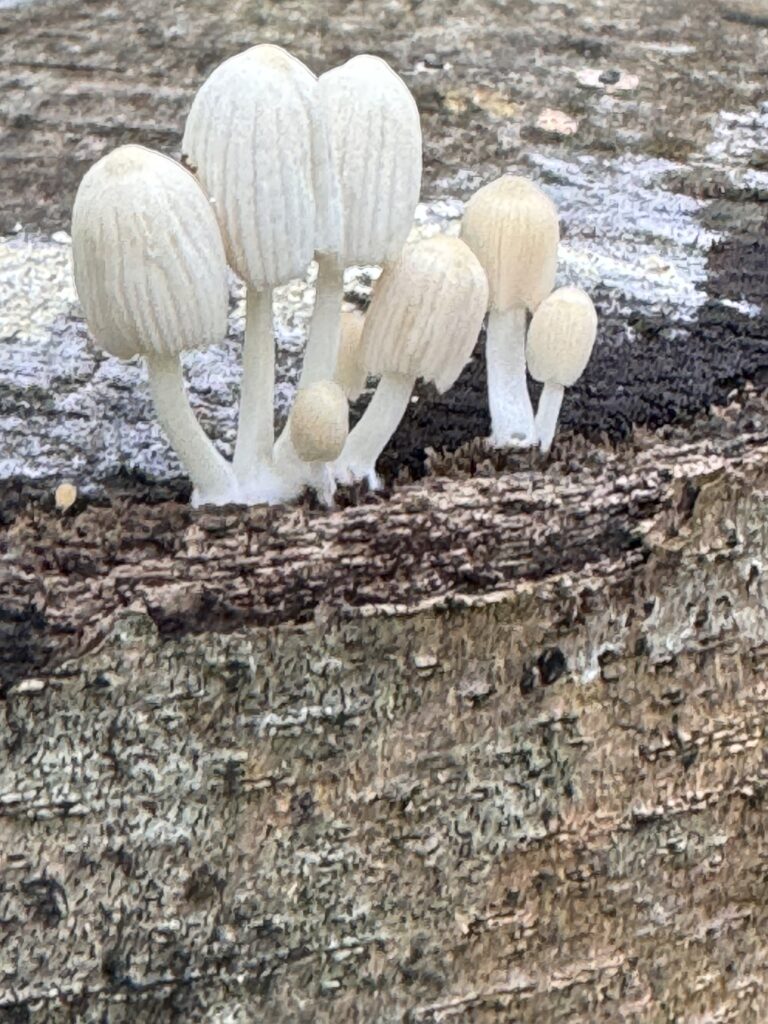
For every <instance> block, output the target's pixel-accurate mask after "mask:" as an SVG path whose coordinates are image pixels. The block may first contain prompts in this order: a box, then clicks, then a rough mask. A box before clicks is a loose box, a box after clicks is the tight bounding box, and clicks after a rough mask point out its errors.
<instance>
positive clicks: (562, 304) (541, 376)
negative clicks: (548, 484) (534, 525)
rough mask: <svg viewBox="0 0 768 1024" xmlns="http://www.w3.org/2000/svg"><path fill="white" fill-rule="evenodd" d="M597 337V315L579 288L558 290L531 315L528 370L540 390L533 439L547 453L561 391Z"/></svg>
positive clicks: (578, 372) (574, 377)
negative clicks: (542, 387) (536, 440)
mask: <svg viewBox="0 0 768 1024" xmlns="http://www.w3.org/2000/svg"><path fill="white" fill-rule="evenodd" d="M596 334H597V313H596V312H595V307H594V305H593V304H592V300H591V299H590V297H589V296H588V295H587V293H586V292H584V291H582V290H581V288H558V289H557V291H555V292H552V294H551V295H550V296H549V297H548V298H546V299H544V301H543V302H542V304H541V305H540V306H539V308H538V309H537V310H536V312H535V313H534V314H533V319H532V320H531V325H530V327H529V329H528V352H527V354H528V369H529V370H530V373H531V376H532V377H533V379H534V380H537V381H540V382H541V383H542V384H543V385H544V389H543V391H542V393H541V398H540V399H539V408H538V410H537V412H536V436H537V438H538V441H539V445H540V446H541V450H542V452H545V453H546V452H548V451H549V449H550V447H551V446H552V439H553V438H554V436H555V429H556V428H557V419H558V416H559V415H560V406H561V404H562V401H563V393H564V389H565V388H569V387H571V386H572V385H573V384H575V383H576V381H577V380H578V379H579V377H580V376H581V375H582V373H583V372H584V369H585V367H586V365H587V363H588V362H589V357H590V355H591V354H592V348H593V346H594V344H595V336H596Z"/></svg>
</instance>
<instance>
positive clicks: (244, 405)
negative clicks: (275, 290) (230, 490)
mask: <svg viewBox="0 0 768 1024" xmlns="http://www.w3.org/2000/svg"><path fill="white" fill-rule="evenodd" d="M274 401H275V341H274V337H273V334H272V292H271V290H270V289H269V288H265V289H261V290H256V289H255V288H252V287H250V286H249V287H248V289H247V291H246V298H245V344H244V346H243V370H242V385H241V390H240V414H239V418H238V423H237V441H236V442H235V455H234V460H233V465H234V468H235V475H236V476H237V479H238V480H239V481H241V482H242V481H244V480H246V479H247V478H248V477H249V476H251V475H252V474H253V473H254V472H255V471H256V470H257V468H258V467H259V466H262V465H264V464H265V463H266V462H268V461H269V460H270V459H271V458H272V446H273V445H274V443H275V426H274V413H273V405H274Z"/></svg>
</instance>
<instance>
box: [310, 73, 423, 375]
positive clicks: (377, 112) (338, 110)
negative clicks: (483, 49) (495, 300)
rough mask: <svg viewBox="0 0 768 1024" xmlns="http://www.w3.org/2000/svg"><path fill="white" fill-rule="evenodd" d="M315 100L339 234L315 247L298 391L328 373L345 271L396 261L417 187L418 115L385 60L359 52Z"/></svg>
mask: <svg viewBox="0 0 768 1024" xmlns="http://www.w3.org/2000/svg"><path fill="white" fill-rule="evenodd" d="M319 99H320V110H321V115H322V119H323V123H324V125H325V130H326V132H327V136H328V139H329V143H330V151H331V163H332V168H333V172H334V175H335V178H336V181H337V183H338V188H339V198H340V222H339V226H340V237H339V239H338V241H337V243H336V244H335V245H332V246H331V245H328V244H327V240H326V241H323V240H319V241H318V244H317V245H316V249H317V264H318V271H317V300H316V306H315V312H314V314H313V317H312V324H311V327H310V334H309V341H308V343H307V348H306V353H305V357H304V365H303V367H302V373H301V385H302V387H304V386H306V385H307V384H310V383H312V382H313V381H315V380H321V379H323V378H326V377H330V376H331V375H332V374H333V372H334V367H335V365H336V355H337V350H338V345H339V318H340V314H341V300H342V296H343V278H344V268H345V266H349V265H350V264H358V265H366V264H382V263H387V262H388V261H389V260H392V259H395V258H396V257H397V255H398V253H399V252H400V250H401V249H402V247H403V244H404V243H405V240H406V238H407V237H408V233H409V231H410V229H411V226H412V224H413V217H414V213H415V211H416V204H417V203H418V201H419V191H420V188H421V124H420V121H419V111H418V109H417V107H416V103H415V101H414V99H413V96H411V94H410V92H409V91H408V88H407V86H406V85H405V83H404V82H403V80H402V79H401V78H400V77H399V75H397V74H396V73H395V72H394V71H393V70H392V68H391V67H390V66H389V65H388V64H387V63H386V62H385V61H383V60H382V59H381V58H380V57H373V56H371V55H370V54H360V55H359V56H357V57H353V58H352V59H351V60H349V61H347V62H346V64H342V65H341V66H340V67H337V68H333V69H332V70H331V71H327V72H326V73H325V74H324V75H321V76H320V81H319ZM330 234H332V233H330V232H327V235H328V236H330Z"/></svg>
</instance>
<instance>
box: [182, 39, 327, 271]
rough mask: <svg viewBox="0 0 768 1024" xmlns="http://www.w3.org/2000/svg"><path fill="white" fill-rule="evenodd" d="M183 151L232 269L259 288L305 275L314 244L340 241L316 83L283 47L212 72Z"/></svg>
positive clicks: (259, 49) (260, 49)
mask: <svg viewBox="0 0 768 1024" xmlns="http://www.w3.org/2000/svg"><path fill="white" fill-rule="evenodd" d="M182 152H183V154H184V159H185V162H186V163H187V164H188V166H189V167H190V168H191V169H192V170H193V171H194V173H195V174H196V175H197V177H198V178H199V180H200V182H201V184H202V186H203V188H204V189H205V191H206V192H207V193H208V195H209V196H210V197H211V201H212V203H213V206H214V209H215V211H216V216H217V217H218V220H219V225H220V227H221V232H222V235H223V236H224V243H225V246H226V250H227V259H228V260H229V263H230V265H231V266H232V267H233V268H234V269H235V270H236V271H237V273H238V274H239V275H240V276H241V277H242V278H243V279H244V280H245V281H246V282H247V283H248V284H250V285H252V286H253V287H254V288H256V289H257V290H260V289H263V288H268V287H273V286H275V285H278V284H283V283H285V282H286V281H289V280H291V278H294V277H300V276H301V275H302V274H303V273H304V272H305V270H306V268H307V266H308V265H309V263H310V261H311V259H312V254H313V252H314V250H315V248H316V247H317V248H319V249H322V248H323V247H326V248H328V247H332V246H333V245H335V244H336V242H337V239H338V231H339V226H338V209H337V204H336V206H334V204H333V203H332V201H331V193H332V192H334V189H335V186H334V185H333V181H332V177H331V169H330V156H329V152H330V151H329V143H328V140H327V138H326V137H325V134H324V129H323V127H322V124H321V118H320V114H319V107H318V104H317V79H316V78H315V76H314V75H313V74H312V72H311V71H310V70H309V68H307V67H306V66H305V65H304V64H302V62H301V61H300V60H297V59H296V58H295V57H292V56H291V55H290V54H289V53H287V52H286V51H285V50H283V49H281V48H280V47H279V46H272V45H271V44H269V43H264V44H262V45H259V46H254V47H252V48H251V49H250V50H246V51H245V52H244V53H238V54H237V55H236V56H234V57H230V58H229V59H228V60H225V61H224V63H223V64H220V65H219V66H218V67H217V68H216V69H215V70H214V71H213V72H212V73H211V75H210V76H209V77H208V79H207V80H206V81H205V82H204V83H203V85H202V86H201V88H200V90H199V91H198V93H197V95H196V96H195V98H194V100H193V102H192V108H191V109H190V112H189V116H188V117H187V123H186V126H185V128H184V139H183V141H182ZM334 194H336V193H334ZM332 207H333V209H332ZM318 211H321V213H322V215H321V216H319V218H318ZM329 234H330V236H331V237H326V236H328V235H329ZM318 236H320V238H319V239H318ZM318 241H319V244H318V245H317V246H316V242H318Z"/></svg>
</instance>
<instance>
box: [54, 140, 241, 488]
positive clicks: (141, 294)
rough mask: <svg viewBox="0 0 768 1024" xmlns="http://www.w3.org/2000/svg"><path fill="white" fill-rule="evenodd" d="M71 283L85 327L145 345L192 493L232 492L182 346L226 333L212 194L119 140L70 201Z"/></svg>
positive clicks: (140, 350) (105, 343)
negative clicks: (188, 385) (196, 405)
mask: <svg viewBox="0 0 768 1024" xmlns="http://www.w3.org/2000/svg"><path fill="white" fill-rule="evenodd" d="M72 259H73V264H74V274H75V284H76V287H77V293H78V295H79V297H80V302H81V303H82V306H83V309H84V311H85V316H86V320H87V321H88V327H89V328H90V332H91V334H92V336H93V338H94V340H95V341H96V343H97V344H98V345H99V346H100V347H101V348H103V349H105V350H106V351H107V352H109V353H110V354H111V355H115V356H118V358H120V359H130V358H131V357H132V356H135V355H143V356H144V358H145V360H146V363H147V370H148V374H149V383H150V388H151V391H152V397H153V399H154V402H155V407H156V409H157V413H158V417H159V419H160V423H161V424H162V426H163V429H164V430H165V433H166V434H167V435H168V438H169V440H170V442H171V444H172V445H173V447H174V449H175V450H176V453H177V454H178V456H179V459H180V460H181V462H182V465H183V466H184V468H185V469H186V471H187V472H188V473H189V475H190V477H191V479H192V482H193V483H194V485H195V494H194V496H193V501H194V502H195V503H204V502H212V503H224V502H227V501H231V500H233V499H234V497H235V481H234V474H233V472H232V468H231V466H230V465H229V463H228V462H227V461H226V460H225V459H224V458H223V457H222V456H221V455H220V454H219V453H218V452H217V451H216V449H215V448H214V446H213V444H212V443H211V441H210V439H209V438H208V437H207V436H206V434H205V433H204V431H203V429H202V427H201V426H200V424H199V423H198V421H197V419H196V417H195V415H194V413H193V412H192V409H191V408H190V405H189V400H188V399H187V395H186V391H185V389H184V377H183V373H182V367H181V362H180V358H179V355H180V353H181V352H182V351H183V350H184V349H190V348H201V347H203V346H207V345H213V344H216V343H217V342H220V341H222V339H223V338H224V336H225V334H226V330H227V305H228V289H227V267H226V261H225V258H224V247H223V245H222V240H221V235H220V233H219V229H218V225H217V223H216V218H215V216H214V214H213V211H212V210H211V207H210V204H209V203H208V200H207V199H206V197H205V195H204V194H203V192H202V191H201V189H200V186H199V185H198V183H197V182H196V181H195V179H194V178H193V176H192V175H191V174H189V172H188V171H186V170H184V168H183V167H182V166H181V165H180V164H177V163H176V162H175V161H173V160H171V159H170V158H168V157H166V156H162V155H161V154H160V153H155V152H153V151H152V150H149V149H145V148H144V147H142V146H121V147H120V148H119V149H116V150H114V151H113V152H111V153H109V154H108V155H107V156H105V157H103V158H102V159H101V160H99V161H98V163H96V164H94V166H93V167H91V168H90V170H89V171H88V172H87V173H86V174H85V176H84V178H83V180H82V181H81V183H80V187H79V188H78V190H77V195H76V197H75V204H74V208H73V211H72Z"/></svg>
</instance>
